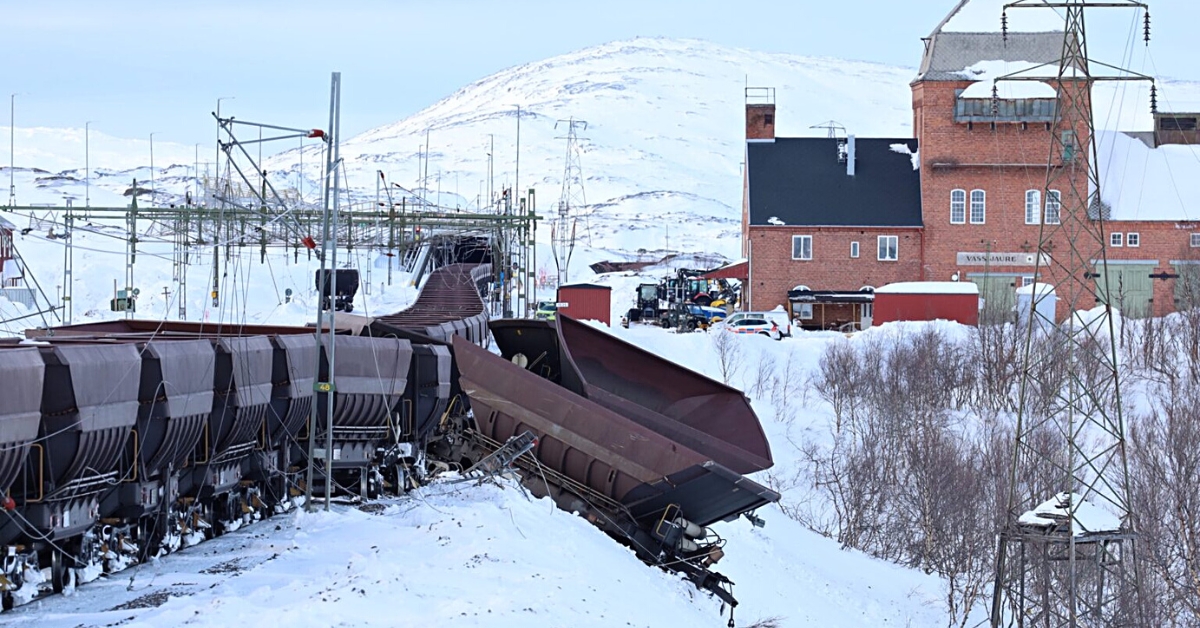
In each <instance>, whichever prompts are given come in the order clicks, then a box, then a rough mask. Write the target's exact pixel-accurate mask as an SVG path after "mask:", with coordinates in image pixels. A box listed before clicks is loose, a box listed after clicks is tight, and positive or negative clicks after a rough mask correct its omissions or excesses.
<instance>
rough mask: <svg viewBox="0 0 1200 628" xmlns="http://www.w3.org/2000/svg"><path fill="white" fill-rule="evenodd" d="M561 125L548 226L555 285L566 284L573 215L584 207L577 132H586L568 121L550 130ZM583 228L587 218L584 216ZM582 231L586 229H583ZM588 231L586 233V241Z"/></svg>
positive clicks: (580, 124)
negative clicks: (559, 167) (558, 179)
mask: <svg viewBox="0 0 1200 628" xmlns="http://www.w3.org/2000/svg"><path fill="white" fill-rule="evenodd" d="M560 124H563V125H565V126H566V127H567V135H566V137H560V138H558V139H565V140H567V159H566V164H565V166H564V167H563V181H562V195H561V196H559V199H558V214H557V215H556V216H555V218H554V223H553V225H551V229H552V233H551V243H552V244H553V250H552V253H553V254H554V263H555V264H556V265H557V266H558V285H560V286H561V285H563V284H564V283H566V282H567V267H568V266H569V265H570V263H571V254H572V253H574V252H575V224H576V222H577V221H578V217H577V216H576V215H575V213H576V212H578V211H580V210H582V209H583V208H584V206H585V205H587V199H586V198H585V196H584V193H583V166H582V165H581V164H580V162H579V140H580V137H579V136H578V135H577V134H576V130H577V129H584V130H586V129H587V121H586V120H576V119H575V118H569V119H567V120H559V121H558V122H555V123H554V128H556V129H557V128H558V125H560ZM584 220H585V225H586V221H587V217H586V216H584ZM585 228H586V227H585ZM590 231H591V230H590V229H588V232H589V237H590Z"/></svg>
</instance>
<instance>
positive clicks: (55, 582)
mask: <svg viewBox="0 0 1200 628" xmlns="http://www.w3.org/2000/svg"><path fill="white" fill-rule="evenodd" d="M69 561H71V558H70V557H68V556H67V555H66V554H64V553H62V552H61V551H59V550H51V552H50V585H51V586H52V587H53V588H54V592H55V593H62V592H63V591H64V590H65V589H70V588H71V587H73V586H75V570H74V569H72V568H70V567H68V566H67V565H68V562H69Z"/></svg>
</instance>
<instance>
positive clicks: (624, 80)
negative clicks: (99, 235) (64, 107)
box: [0, 16, 1200, 268]
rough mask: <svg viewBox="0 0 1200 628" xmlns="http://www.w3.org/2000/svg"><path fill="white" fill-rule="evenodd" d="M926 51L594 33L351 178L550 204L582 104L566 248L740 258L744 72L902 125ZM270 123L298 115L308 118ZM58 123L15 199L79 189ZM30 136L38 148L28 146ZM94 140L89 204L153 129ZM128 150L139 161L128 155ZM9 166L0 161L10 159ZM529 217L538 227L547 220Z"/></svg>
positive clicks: (74, 135) (786, 99) (281, 175)
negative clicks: (905, 55) (760, 46)
mask: <svg viewBox="0 0 1200 628" xmlns="http://www.w3.org/2000/svg"><path fill="white" fill-rule="evenodd" d="M967 17H969V16H967ZM964 19H965V18H964ZM968 25H969V23H968ZM920 52H921V51H920V48H919V45H917V44H914V47H913V51H912V58H911V59H909V60H908V61H911V63H912V65H911V66H907V67H906V66H904V65H897V66H891V65H881V64H876V63H865V62H858V61H846V60H841V59H832V58H822V57H804V56H797V55H790V54H780V53H768V52H760V51H754V50H748V49H742V48H733V47H728V46H722V45H718V44H713V43H710V42H705V41H699V40H675V39H657V38H638V39H633V40H627V41H617V42H612V43H608V44H603V45H600V46H595V47H591V48H586V49H583V50H579V51H576V52H572V53H568V54H564V55H560V56H557V57H553V58H550V59H546V60H544V61H539V62H535V63H530V64H526V65H522V66H517V67H512V68H508V69H506V70H502V71H500V72H497V73H495V74H493V75H491V76H488V77H485V78H483V79H480V80H478V81H476V82H474V83H472V84H470V85H467V86H465V87H463V88H462V89H460V90H458V91H457V92H455V93H454V94H451V95H450V96H448V97H446V98H445V99H443V100H441V101H439V102H437V103H435V104H434V105H431V106H430V107H428V108H426V109H425V110H423V111H421V112H418V113H417V114H414V115H412V116H410V117H408V118H405V119H403V120H400V121H397V122H395V123H392V124H388V125H385V126H381V127H378V128H375V129H372V130H369V131H367V132H364V133H361V134H359V135H356V136H353V137H349V138H346V139H344V140H343V141H342V144H341V154H342V157H343V159H344V161H345V174H346V181H347V183H348V186H349V187H350V189H351V193H352V196H353V197H354V198H358V199H361V200H368V199H370V200H373V199H374V197H375V190H376V186H377V182H378V181H379V177H378V176H377V172H382V173H383V174H384V176H385V177H386V180H387V181H388V182H389V183H396V184H399V185H400V186H403V187H404V188H407V189H409V190H416V191H417V192H418V193H420V194H421V195H423V196H425V197H426V199H427V200H429V201H431V202H434V203H436V204H439V205H442V206H446V207H451V208H454V207H458V208H461V209H464V210H468V209H472V210H473V209H476V208H477V207H479V206H480V205H484V206H486V205H487V204H488V203H487V183H486V181H487V173H488V171H489V156H488V154H489V152H492V153H493V155H492V159H491V171H492V172H493V175H494V189H495V190H496V192H497V193H498V192H499V190H500V189H502V188H504V187H507V186H512V185H514V184H516V185H517V186H518V187H519V188H520V189H522V190H524V189H528V188H534V189H535V190H536V193H537V199H538V201H537V205H538V212H539V214H541V215H543V216H549V215H551V214H553V208H554V207H555V206H556V203H557V200H558V198H559V196H560V193H561V190H562V180H563V172H564V166H565V156H566V147H567V144H566V139H565V136H566V130H565V121H566V120H568V119H571V118H574V119H576V120H585V121H586V122H587V128H586V129H580V131H579V136H580V163H581V166H582V174H583V179H584V194H585V199H586V203H587V206H586V208H585V209H584V210H583V211H582V212H580V220H579V225H578V233H579V237H580V240H581V245H583V247H584V249H583V250H582V251H579V252H577V254H576V260H579V263H578V265H576V266H575V267H576V268H582V266H583V264H586V263H588V262H590V261H594V260H595V259H602V258H606V257H612V258H621V257H634V256H636V255H637V252H638V251H639V250H640V249H644V250H646V251H647V252H649V253H652V254H653V253H656V252H661V251H662V250H663V249H667V250H670V251H684V252H700V253H717V254H721V255H725V256H729V257H733V256H736V253H737V250H738V239H737V225H738V220H739V211H740V207H741V163H742V160H743V158H744V114H743V106H744V103H745V88H746V87H747V86H751V87H755V86H763V87H772V88H774V90H775V92H774V94H775V101H776V103H777V106H778V109H777V112H776V128H777V132H778V133H779V134H780V135H781V136H803V135H823V134H825V133H826V130H825V129H823V128H814V127H817V126H819V125H823V124H825V123H827V122H828V121H836V122H838V123H840V124H841V125H842V126H844V127H845V129H846V132H847V133H852V134H855V135H859V136H887V137H907V136H910V135H911V134H912V126H911V125H912V111H911V92H910V88H909V82H910V81H911V80H912V78H913V77H914V76H915V74H916V71H915V69H914V66H915V65H916V63H917V62H918V61H919V58H920ZM901 61H904V60H901ZM345 78H346V80H347V81H354V80H363V79H361V78H358V79H356V77H345ZM1147 89H1148V88H1147V86H1146V85H1144V84H1139V85H1134V86H1129V85H1124V84H1112V83H1106V84H1101V85H1098V86H1097V87H1096V95H1095V99H1094V100H1095V103H1096V115H1095V118H1096V123H1097V126H1098V127H1100V128H1104V129H1114V130H1118V129H1119V130H1136V129H1141V130H1146V129H1149V128H1150V116H1149V104H1148V103H1149V101H1148V93H1147ZM1194 101H1200V83H1195V82H1188V81H1171V80H1166V81H1160V83H1159V102H1160V105H1162V106H1164V107H1168V108H1172V109H1176V110H1178V109H1179V108H1180V107H1181V106H1184V104H1186V103H1190V102H1194ZM518 107H519V108H520V164H519V166H520V170H519V172H518V169H517V166H518V163H517V133H518V128H517V127H518V119H517V118H518V116H517V111H518ZM233 109H235V108H233ZM232 113H234V114H236V113H237V112H236V110H233V111H232ZM343 115H344V116H345V117H347V118H350V117H352V116H353V115H354V112H353V110H350V109H347V110H344V111H343ZM269 122H272V123H277V124H283V125H287V126H300V127H307V126H311V122H312V121H311V120H309V121H300V120H269ZM53 131H54V130H47V129H35V130H32V131H30V130H18V135H19V139H21V142H20V144H21V145H22V147H23V148H22V151H23V152H22V155H21V158H20V159H18V160H17V164H18V166H19V167H21V166H25V167H28V166H37V167H39V168H42V169H45V170H48V171H50V172H51V173H54V172H58V171H60V170H63V169H66V167H67V166H68V164H69V163H71V160H72V159H73V160H75V165H74V167H73V168H71V172H69V173H63V174H68V175H69V176H70V179H65V180H58V181H47V173H35V172H31V171H29V170H23V171H20V172H18V173H17V179H18V181H17V188H18V194H17V196H18V200H22V199H24V200H27V201H32V202H53V203H57V204H61V203H63V202H64V199H65V198H66V197H72V198H74V199H75V203H76V205H78V204H80V201H81V200H82V198H83V196H84V193H83V190H82V187H83V186H82V183H83V181H82V178H83V177H82V176H81V175H82V174H83V172H82V169H81V168H80V166H82V163H81V162H82V154H83V151H82V146H81V143H82V138H83V133H82V129H62V130H59V133H58V137H55V134H54V133H53ZM2 139H4V138H3V131H2V130H0V140H2ZM31 144H32V145H34V146H35V148H27V147H28V146H29V145H31ZM92 144H93V153H92V162H91V166H92V169H93V175H92V185H91V188H92V189H91V195H92V197H93V204H95V200H94V199H95V196H96V194H97V193H100V194H103V191H99V192H98V190H97V188H98V187H99V188H101V190H103V189H108V188H111V189H112V190H114V191H120V190H123V189H124V187H127V186H128V185H129V182H130V180H132V179H133V178H134V177H135V176H137V177H138V178H139V180H145V179H148V178H149V177H150V176H151V172H150V170H149V169H148V168H147V166H148V165H149V146H148V142H145V141H142V140H126V141H125V143H124V144H122V143H120V142H119V141H117V140H115V138H106V137H105V136H103V135H99V136H98V134H97V133H95V132H93V133H92ZM426 144H428V147H426V146H425V145H426ZM37 146H43V147H49V148H36V147H37ZM97 147H99V148H97ZM155 148H156V151H157V153H158V154H156V161H157V169H156V170H155V172H154V173H153V175H154V177H155V179H156V187H157V188H158V189H159V190H163V191H165V192H169V193H172V194H173V195H174V197H172V200H179V199H181V198H182V196H183V194H184V193H185V192H186V191H188V190H191V189H193V188H194V187H195V180H194V177H195V176H196V174H195V170H196V168H194V167H193V163H194V161H195V159H196V157H195V154H194V150H193V148H191V147H185V146H179V145H176V144H167V143H161V142H160V143H156V147H155ZM210 150H211V149H210ZM320 150H321V148H320V146H319V145H317V144H316V143H313V142H310V143H308V144H307V145H306V146H304V147H302V148H301V147H297V148H293V149H290V150H287V151H284V152H281V153H278V154H276V155H274V156H272V157H269V158H267V159H266V163H265V168H266V169H267V170H268V172H269V176H270V177H271V178H272V179H273V180H274V182H275V183H276V185H277V186H279V187H284V188H293V189H295V188H300V189H301V190H302V191H304V192H305V195H306V196H307V197H308V198H310V199H316V197H317V191H318V189H319V186H318V184H317V182H318V181H319V180H320V168H321V165H322V163H323V159H322V157H321V155H320ZM97 151H99V152H97ZM64 152H65V153H67V154H66V155H64V154H63V153H64ZM426 155H427V158H426ZM199 159H200V161H201V162H202V163H201V167H200V168H199V170H200V176H201V177H203V176H204V175H205V171H206V166H204V164H203V162H205V161H209V160H211V159H212V155H211V154H202V155H200V156H199ZM134 165H140V166H141V168H139V169H137V170H131V169H130V168H131V167H132V166H134ZM4 170H6V169H0V177H2V175H4V174H7V173H6V172H4ZM301 173H303V182H301V178H300V175H301ZM99 175H107V176H103V177H100V176H99ZM37 177H40V178H41V181H38V182H37V184H38V185H39V187H35V188H34V190H33V191H34V194H32V195H31V194H30V193H29V190H28V188H29V187H30V184H31V183H34V179H35V178H37ZM518 177H519V179H518ZM160 200H161V199H160ZM539 233H540V237H541V238H543V239H544V238H548V237H549V229H542V230H539Z"/></svg>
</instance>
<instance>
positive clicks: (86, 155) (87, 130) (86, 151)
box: [83, 120, 92, 211]
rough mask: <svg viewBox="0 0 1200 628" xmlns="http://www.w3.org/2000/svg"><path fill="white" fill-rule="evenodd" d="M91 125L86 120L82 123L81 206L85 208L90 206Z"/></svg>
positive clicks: (90, 122) (89, 121)
mask: <svg viewBox="0 0 1200 628" xmlns="http://www.w3.org/2000/svg"><path fill="white" fill-rule="evenodd" d="M91 126H92V121H91V120H88V121H87V122H84V123H83V171H84V179H85V182H84V184H83V186H84V187H83V190H84V192H83V206H84V208H85V211H86V208H88V207H91V206H92V149H91Z"/></svg>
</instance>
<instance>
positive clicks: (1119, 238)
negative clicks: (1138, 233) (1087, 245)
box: [1108, 231, 1125, 247]
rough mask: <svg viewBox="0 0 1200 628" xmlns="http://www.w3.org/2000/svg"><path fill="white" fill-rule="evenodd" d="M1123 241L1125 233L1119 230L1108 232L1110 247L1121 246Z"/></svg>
mask: <svg viewBox="0 0 1200 628" xmlns="http://www.w3.org/2000/svg"><path fill="white" fill-rule="evenodd" d="M1124 242H1125V234H1123V233H1121V232H1119V231H1118V232H1117V233H1110V234H1108V245H1109V246H1112V247H1117V246H1122V245H1123V244H1124Z"/></svg>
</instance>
